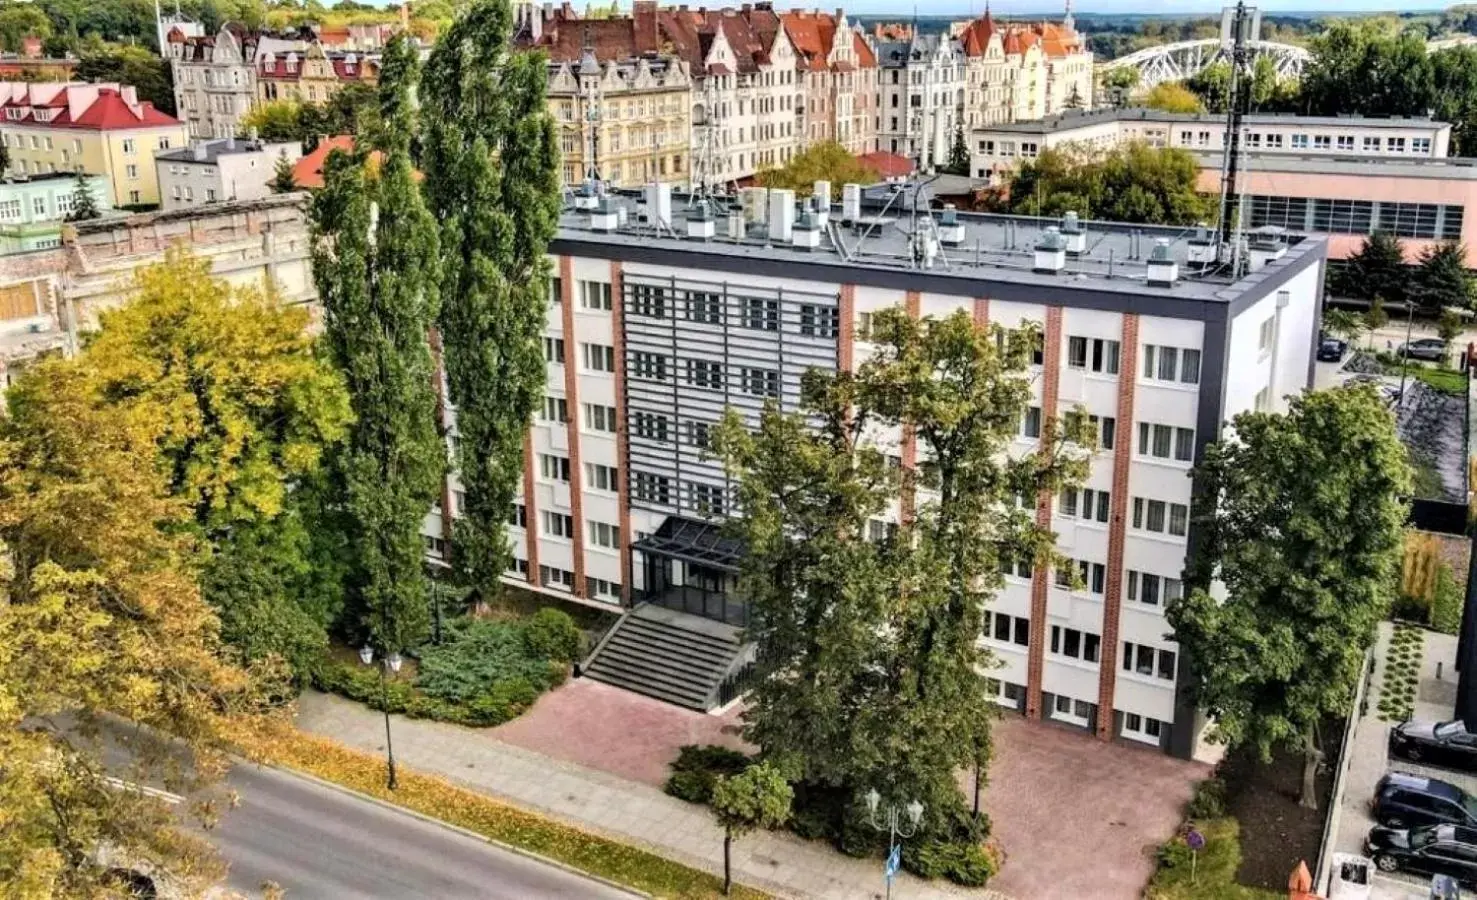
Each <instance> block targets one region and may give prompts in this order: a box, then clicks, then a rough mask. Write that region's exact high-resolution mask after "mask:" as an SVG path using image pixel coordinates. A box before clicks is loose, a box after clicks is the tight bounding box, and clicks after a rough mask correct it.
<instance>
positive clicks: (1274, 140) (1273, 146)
mask: <svg viewBox="0 0 1477 900" xmlns="http://www.w3.org/2000/svg"><path fill="white" fill-rule="evenodd" d="M1267 149H1268V150H1281V149H1282V135H1280V134H1269V135H1267Z"/></svg>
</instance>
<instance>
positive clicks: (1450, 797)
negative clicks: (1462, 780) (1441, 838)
mask: <svg viewBox="0 0 1477 900" xmlns="http://www.w3.org/2000/svg"><path fill="white" fill-rule="evenodd" d="M1373 805H1374V808H1373V810H1372V812H1373V814H1374V820H1375V821H1376V822H1378V823H1380V824H1381V825H1384V826H1385V827H1387V828H1416V827H1418V826H1421V825H1461V826H1464V827H1467V828H1477V798H1474V797H1473V796H1472V795H1471V794H1468V793H1467V792H1466V791H1464V790H1462V789H1461V788H1459V787H1457V786H1456V785H1454V784H1450V783H1448V782H1445V781H1442V780H1440V779H1439V778H1426V777H1425V776H1423V775H1407V774H1405V773H1404V772H1388V773H1386V774H1385V776H1384V777H1383V778H1381V779H1380V780H1379V783H1378V784H1376V785H1375V786H1374V804H1373Z"/></svg>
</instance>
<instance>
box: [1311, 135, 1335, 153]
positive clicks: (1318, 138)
mask: <svg viewBox="0 0 1477 900" xmlns="http://www.w3.org/2000/svg"><path fill="white" fill-rule="evenodd" d="M1332 146H1333V137H1332V136H1331V135H1327V134H1315V135H1313V149H1314V150H1327V149H1329V148H1331V147H1332Z"/></svg>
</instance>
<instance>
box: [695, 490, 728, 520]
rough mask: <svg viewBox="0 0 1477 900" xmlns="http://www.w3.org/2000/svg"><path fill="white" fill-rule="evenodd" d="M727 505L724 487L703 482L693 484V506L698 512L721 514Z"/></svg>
mask: <svg viewBox="0 0 1477 900" xmlns="http://www.w3.org/2000/svg"><path fill="white" fill-rule="evenodd" d="M727 505H728V504H727V502H726V501H725V499H724V493H723V488H722V487H720V486H718V485H716V484H703V483H701V482H697V483H694V484H693V485H692V507H693V509H696V510H697V511H698V512H700V513H704V514H711V515H715V516H721V515H723V511H724V508H725V507H726V506H727Z"/></svg>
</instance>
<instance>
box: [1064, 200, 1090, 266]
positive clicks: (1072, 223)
mask: <svg viewBox="0 0 1477 900" xmlns="http://www.w3.org/2000/svg"><path fill="white" fill-rule="evenodd" d="M1062 237H1063V238H1065V239H1066V242H1067V255H1068V256H1081V255H1082V254H1083V253H1085V252H1086V251H1087V229H1085V228H1083V227H1082V223H1081V222H1079V221H1077V213H1075V212H1072V211H1068V212H1067V214H1066V215H1065V216H1063V217H1062Z"/></svg>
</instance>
